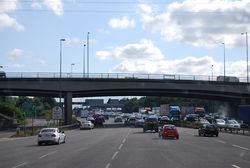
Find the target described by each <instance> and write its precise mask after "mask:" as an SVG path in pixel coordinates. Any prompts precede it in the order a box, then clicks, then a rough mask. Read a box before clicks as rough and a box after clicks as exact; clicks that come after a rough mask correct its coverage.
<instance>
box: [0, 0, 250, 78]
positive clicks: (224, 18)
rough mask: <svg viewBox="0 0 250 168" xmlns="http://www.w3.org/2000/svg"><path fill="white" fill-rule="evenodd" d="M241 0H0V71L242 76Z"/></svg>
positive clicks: (244, 8)
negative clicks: (86, 56) (86, 59)
mask: <svg viewBox="0 0 250 168" xmlns="http://www.w3.org/2000/svg"><path fill="white" fill-rule="evenodd" d="M249 30H250V1H249V0H238V1H237V0H216V1H212V0H204V1H197V0H184V1H174V0H171V1H165V0H156V1H155V0H154V1H153V0H150V1H148V0H138V1H136V0H134V1H132V0H124V1H119V0H110V1H109V0H107V1H106V0H105V1H101V0H92V1H87V0H23V1H22V0H0V37H1V38H0V46H1V47H0V65H1V66H3V69H4V70H5V71H6V72H59V40H60V39H61V38H65V39H66V41H65V42H64V43H63V66H62V70H63V72H67V73H69V72H70V71H71V64H72V63H74V64H75V65H74V66H73V72H74V73H82V71H83V70H82V69H83V63H82V62H83V44H84V43H86V36H87V32H90V36H89V37H90V73H108V72H110V73H111V72H112V73H152V74H162V73H164V74H179V75H211V66H212V65H213V67H214V68H213V71H214V75H223V44H221V43H223V42H224V43H225V46H226V74H227V75H234V76H239V77H245V76H246V53H245V52H246V48H245V36H242V35H241V32H250V31H249Z"/></svg>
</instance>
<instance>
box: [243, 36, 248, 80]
mask: <svg viewBox="0 0 250 168" xmlns="http://www.w3.org/2000/svg"><path fill="white" fill-rule="evenodd" d="M244 34H246V56H247V83H249V74H248V36H247V32H243V33H241V35H244Z"/></svg>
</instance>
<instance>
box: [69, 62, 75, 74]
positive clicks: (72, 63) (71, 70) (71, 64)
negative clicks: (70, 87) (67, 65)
mask: <svg viewBox="0 0 250 168" xmlns="http://www.w3.org/2000/svg"><path fill="white" fill-rule="evenodd" d="M74 65H75V63H72V64H71V71H70V74H71V76H72V73H73V66H74Z"/></svg>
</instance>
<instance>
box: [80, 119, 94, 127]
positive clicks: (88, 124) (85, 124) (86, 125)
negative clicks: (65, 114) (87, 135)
mask: <svg viewBox="0 0 250 168" xmlns="http://www.w3.org/2000/svg"><path fill="white" fill-rule="evenodd" d="M93 128H94V124H93V123H92V122H91V121H82V122H81V125H80V129H93Z"/></svg>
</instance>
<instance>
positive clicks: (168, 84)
mask: <svg viewBox="0 0 250 168" xmlns="http://www.w3.org/2000/svg"><path fill="white" fill-rule="evenodd" d="M6 76H7V78H0V95H3V96H7V95H11V96H43V97H60V96H61V97H63V98H64V107H65V122H66V123H67V124H68V123H71V120H72V119H71V116H72V98H77V97H94V96H166V97H170V96H174V97H185V98H200V99H212V100H223V101H233V102H235V101H237V102H241V104H244V103H246V102H248V101H249V100H250V84H248V83H246V82H218V81H215V80H214V78H212V77H210V76H193V75H189V76H184V75H183V76H181V75H166V74H110V73H101V74H76V73H74V74H68V73H63V74H62V78H59V73H16V74H15V73H7V74H6ZM241 81H242V80H241Z"/></svg>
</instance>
